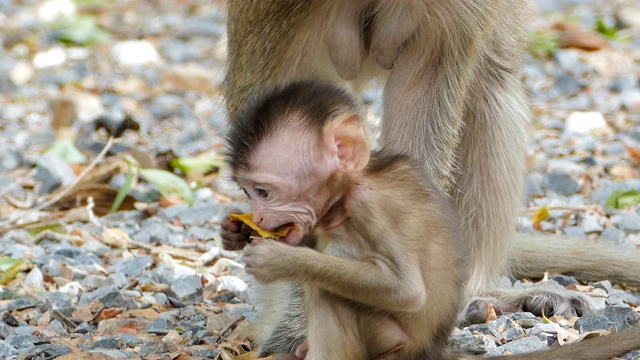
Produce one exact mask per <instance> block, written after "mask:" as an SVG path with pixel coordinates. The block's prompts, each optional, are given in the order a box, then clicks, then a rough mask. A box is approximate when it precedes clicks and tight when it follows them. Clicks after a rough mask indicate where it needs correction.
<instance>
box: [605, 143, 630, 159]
mask: <svg viewBox="0 0 640 360" xmlns="http://www.w3.org/2000/svg"><path fill="white" fill-rule="evenodd" d="M602 151H603V152H604V154H605V155H607V156H617V155H622V154H626V153H627V149H626V148H625V147H624V145H623V144H622V143H621V142H612V143H609V144H604V145H602Z"/></svg>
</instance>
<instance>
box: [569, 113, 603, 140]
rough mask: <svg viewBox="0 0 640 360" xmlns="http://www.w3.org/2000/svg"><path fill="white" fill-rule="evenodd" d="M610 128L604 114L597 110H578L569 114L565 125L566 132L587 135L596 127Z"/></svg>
mask: <svg viewBox="0 0 640 360" xmlns="http://www.w3.org/2000/svg"><path fill="white" fill-rule="evenodd" d="M606 128H608V125H607V122H606V121H605V120H604V116H602V114H601V113H599V112H596V111H590V112H582V111H576V112H574V113H572V114H571V115H569V117H568V118H567V120H566V121H565V125H564V133H565V134H574V135H586V134H590V133H591V132H592V131H594V130H596V129H606Z"/></svg>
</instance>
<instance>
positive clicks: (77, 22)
mask: <svg viewBox="0 0 640 360" xmlns="http://www.w3.org/2000/svg"><path fill="white" fill-rule="evenodd" d="M54 36H55V38H56V39H57V40H58V41H60V42H63V43H66V44H74V45H82V46H93V45H95V44H98V43H101V42H104V41H107V40H109V38H110V37H111V36H110V35H109V33H108V32H106V31H105V30H103V29H101V28H100V27H98V25H97V24H96V18H95V17H94V16H91V15H80V16H78V17H76V18H73V19H70V20H67V21H63V22H60V23H58V24H57V25H56V30H55V33H54Z"/></svg>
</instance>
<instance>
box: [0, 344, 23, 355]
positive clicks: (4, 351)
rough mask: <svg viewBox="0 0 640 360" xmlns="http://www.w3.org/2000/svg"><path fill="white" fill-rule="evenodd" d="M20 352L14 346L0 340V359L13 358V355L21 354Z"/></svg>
mask: <svg viewBox="0 0 640 360" xmlns="http://www.w3.org/2000/svg"><path fill="white" fill-rule="evenodd" d="M19 353H20V352H19V351H18V350H16V349H14V347H13V346H11V345H9V344H7V343H5V342H4V341H0V359H11V357H12V356H14V355H17V354H19Z"/></svg>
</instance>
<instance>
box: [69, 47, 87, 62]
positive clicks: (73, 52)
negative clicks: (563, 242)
mask: <svg viewBox="0 0 640 360" xmlns="http://www.w3.org/2000/svg"><path fill="white" fill-rule="evenodd" d="M90 55H91V51H89V49H86V48H81V47H72V48H68V49H67V56H68V57H69V59H71V60H84V59H86V58H88V57H89V56H90Z"/></svg>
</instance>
